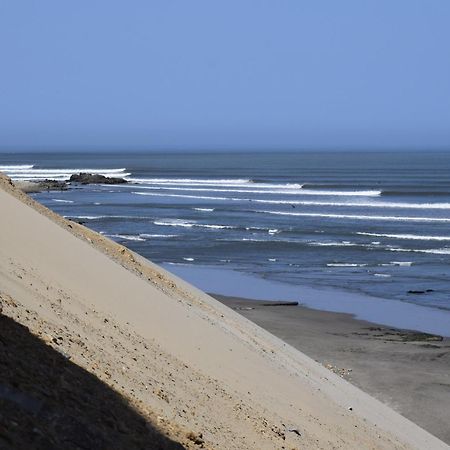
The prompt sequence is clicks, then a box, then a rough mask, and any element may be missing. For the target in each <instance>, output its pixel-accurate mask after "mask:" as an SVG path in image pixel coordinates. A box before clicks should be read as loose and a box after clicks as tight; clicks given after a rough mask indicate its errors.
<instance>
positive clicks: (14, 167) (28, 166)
mask: <svg viewBox="0 0 450 450" xmlns="http://www.w3.org/2000/svg"><path fill="white" fill-rule="evenodd" d="M33 167H34V165H33V164H15V165H9V166H8V165H5V166H2V165H0V171H2V172H3V171H6V170H8V171H13V170H29V169H32V168H33Z"/></svg>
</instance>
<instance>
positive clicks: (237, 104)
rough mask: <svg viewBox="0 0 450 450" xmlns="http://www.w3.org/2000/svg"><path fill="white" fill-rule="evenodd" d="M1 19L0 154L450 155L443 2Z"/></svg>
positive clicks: (189, 7) (49, 6) (70, 9)
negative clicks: (392, 152)
mask: <svg viewBox="0 0 450 450" xmlns="http://www.w3.org/2000/svg"><path fill="white" fill-rule="evenodd" d="M7 3H8V4H2V5H1V6H0V48H1V50H2V62H3V66H2V67H3V70H2V71H1V73H0V95H1V99H2V101H1V104H0V151H3V152H5V151H8V150H10V151H20V150H23V151H25V150H27V151H29V150H33V151H36V150H40V151H43V150H45V151H47V150H52V151H70V150H77V151H89V150H92V151H106V150H110V149H117V150H119V149H123V150H124V151H126V150H127V149H129V150H133V151H135V150H141V149H142V150H146V151H150V150H151V151H154V150H156V149H170V151H174V150H183V149H186V150H189V151H192V150H194V149H213V148H215V149H223V150H226V151H231V150H233V151H234V150H236V149H238V150H239V149H242V150H244V149H245V150H256V149H260V150H263V149H264V150H269V149H275V150H276V149H285V150H291V149H292V150H294V149H311V150H314V151H317V150H320V149H326V150H330V151H331V150H341V149H348V150H353V149H361V150H362V149H365V148H370V149H379V150H391V149H420V148H423V149H426V148H433V149H434V148H438V149H450V59H449V58H447V57H446V55H447V53H448V42H450V27H448V23H449V22H450V2H448V1H444V0H436V1H433V2H432V5H430V4H429V3H427V2H423V1H414V0H398V1H396V2H392V1H389V0H379V1H377V2H373V1H367V0H366V1H364V0H344V1H342V2H335V1H331V0H325V1H322V2H311V1H301V0H286V1H285V2H282V3H278V2H258V1H255V0H239V1H237V0H230V1H228V2H222V3H220V2H209V1H207V0H192V1H190V2H184V1H181V0H174V1H171V2H164V1H154V2H147V1H145V0H136V1H135V2H133V4H132V5H129V4H124V3H123V2H116V1H111V0H110V1H106V0H98V1H96V2H89V3H80V2H78V3H70V4H69V3H66V2H59V1H56V0H49V1H46V2H38V3H33V2H31V3H30V4H27V5H26V7H24V6H23V5H22V4H21V2H7Z"/></svg>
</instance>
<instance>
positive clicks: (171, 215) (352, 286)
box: [0, 151, 450, 311]
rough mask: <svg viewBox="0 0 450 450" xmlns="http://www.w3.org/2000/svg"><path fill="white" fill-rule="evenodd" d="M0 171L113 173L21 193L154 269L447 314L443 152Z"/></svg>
mask: <svg viewBox="0 0 450 450" xmlns="http://www.w3.org/2000/svg"><path fill="white" fill-rule="evenodd" d="M0 170H1V171H4V172H6V173H7V174H8V175H9V176H11V177H12V178H13V179H16V180H36V179H44V178H47V179H56V180H67V179H68V178H69V177H70V175H71V174H72V173H76V172H80V171H85V172H96V173H101V174H104V175H108V176H118V177H125V178H126V179H127V180H129V183H128V184H126V185H86V186H80V185H73V186H72V187H71V188H70V189H69V190H67V191H61V192H59V191H53V192H43V193H39V194H33V195H34V197H35V198H36V200H38V201H39V202H41V203H43V204H44V205H46V206H48V207H49V208H51V209H52V210H54V211H56V212H57V213H59V214H61V215H63V216H66V217H67V218H70V219H72V220H75V221H78V222H82V223H84V224H85V225H86V226H88V227H90V228H92V229H94V230H96V231H98V232H100V233H102V234H104V235H105V236H108V237H110V238H111V239H114V240H116V241H118V242H120V243H121V244H124V245H126V246H128V247H129V248H131V249H132V250H134V251H136V252H138V253H140V254H142V255H143V256H145V257H147V258H149V259H151V260H152V261H154V262H156V263H160V264H164V266H165V267H167V268H170V266H173V267H176V266H177V265H179V266H180V267H197V266H198V267H206V268H223V269H227V270H233V271H237V272H239V273H241V274H247V275H251V276H253V277H254V278H255V280H256V279H265V280H269V281H270V280H272V281H274V282H281V283H283V284H284V285H289V286H293V287H295V286H308V287H316V288H324V287H326V288H334V289H337V290H339V291H340V292H352V293H362V294H368V295H370V296H372V297H375V298H380V299H388V300H399V301H401V302H406V303H412V304H415V305H422V306H425V307H427V308H434V309H440V310H442V311H443V310H448V311H450V152H449V153H445V152H432V151H423V152H390V153H388V152H179V153H176V152H164V153H162V152H161V153H157V152H151V153H146V152H128V151H127V152H103V153H96V154H93V153H66V152H64V153H14V154H13V153H11V154H8V153H3V154H0ZM224 283H225V281H224ZM213 289H215V290H216V291H218V292H219V293H220V291H221V290H222V289H221V287H220V280H219V281H218V285H217V286H216V287H215V288H214V287H213ZM223 291H224V292H225V289H223ZM238 293H239V292H238ZM245 294H246V293H245V292H242V295H243V296H245Z"/></svg>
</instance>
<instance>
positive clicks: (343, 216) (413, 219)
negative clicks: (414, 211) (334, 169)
mask: <svg viewBox="0 0 450 450" xmlns="http://www.w3.org/2000/svg"><path fill="white" fill-rule="evenodd" d="M253 212H255V213H263V214H275V215H280V216H297V217H323V218H329V219H354V220H381V221H401V222H403V221H404V222H438V223H439V222H440V223H450V218H441V217H405V216H360V215H355V214H322V213H295V212H284V211H266V210H254V211H253Z"/></svg>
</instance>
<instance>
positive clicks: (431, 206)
mask: <svg viewBox="0 0 450 450" xmlns="http://www.w3.org/2000/svg"><path fill="white" fill-rule="evenodd" d="M216 192H227V191H226V190H217V191H216ZM243 192H252V191H243ZM261 193H265V194H267V193H270V192H266V191H264V192H261ZM132 194H136V195H147V196H155V197H175V198H192V199H200V200H220V201H227V200H228V201H241V202H254V203H262V204H273V205H278V204H285V205H296V206H297V205H303V206H336V207H367V208H396V209H397V208H398V209H446V210H447V209H449V210H450V203H399V202H393V203H390V202H331V201H309V200H269V199H251V198H240V197H216V196H203V195H188V194H164V193H157V192H139V191H133V192H132ZM280 194H284V192H280ZM298 195H301V193H300V194H298Z"/></svg>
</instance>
